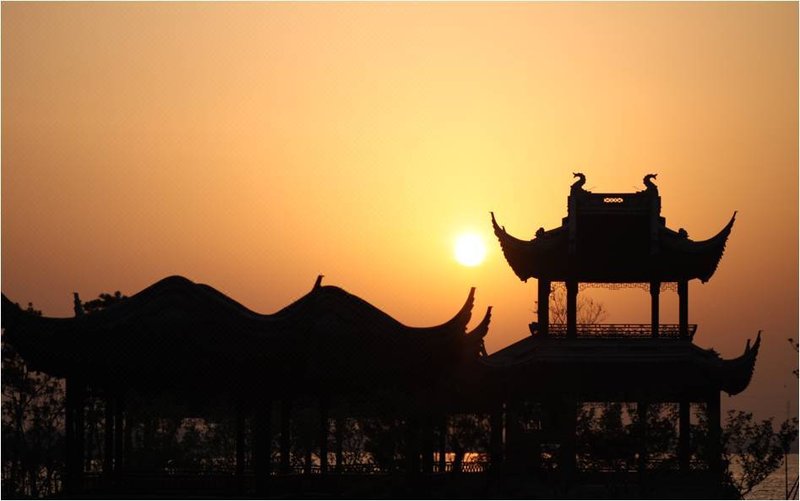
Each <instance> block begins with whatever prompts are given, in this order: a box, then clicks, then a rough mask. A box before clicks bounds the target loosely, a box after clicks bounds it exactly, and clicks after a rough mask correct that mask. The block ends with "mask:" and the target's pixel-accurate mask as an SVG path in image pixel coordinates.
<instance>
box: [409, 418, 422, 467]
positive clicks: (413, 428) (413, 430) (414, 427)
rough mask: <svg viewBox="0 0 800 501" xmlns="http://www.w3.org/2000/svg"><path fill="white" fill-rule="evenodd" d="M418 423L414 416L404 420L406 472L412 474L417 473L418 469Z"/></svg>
mask: <svg viewBox="0 0 800 501" xmlns="http://www.w3.org/2000/svg"><path fill="white" fill-rule="evenodd" d="M419 424H420V423H419V420H417V419H416V418H409V419H408V421H407V422H406V443H407V452H406V457H407V460H408V474H409V475H412V476H413V475H418V474H419V470H420V461H419V453H420V444H419V439H420V437H419Z"/></svg>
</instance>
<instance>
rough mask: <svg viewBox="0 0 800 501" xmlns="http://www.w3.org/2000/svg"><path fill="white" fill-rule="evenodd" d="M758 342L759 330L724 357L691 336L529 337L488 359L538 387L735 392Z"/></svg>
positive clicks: (505, 373)
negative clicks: (729, 356)
mask: <svg viewBox="0 0 800 501" xmlns="http://www.w3.org/2000/svg"><path fill="white" fill-rule="evenodd" d="M760 346H761V333H760V332H759V334H758V336H757V338H756V341H755V343H754V344H753V346H750V340H748V341H747V345H746V347H745V350H744V352H743V353H742V355H740V356H739V357H736V358H733V359H723V358H722V357H720V355H719V354H718V353H717V352H716V351H714V350H710V349H703V348H700V347H698V346H697V345H695V344H693V343H692V342H690V341H677V340H672V339H653V338H649V339H648V338H644V339H614V340H609V339H580V338H579V339H560V338H552V337H545V336H529V337H526V338H524V339H522V340H521V341H518V342H516V343H514V344H512V345H510V346H507V347H506V348H503V349H502V350H500V351H498V352H495V353H493V354H492V355H490V356H489V357H488V359H485V360H484V364H485V365H486V366H487V367H488V368H489V369H490V370H491V372H493V373H494V374H495V377H500V378H501V379H503V378H505V379H507V380H509V381H513V380H526V381H530V382H532V384H535V386H536V389H535V390H534V391H542V390H543V388H547V387H551V390H552V391H578V392H586V393H589V394H591V393H593V392H594V393H595V394H608V393H614V392H620V393H628V394H635V393H637V392H638V393H639V394H650V395H651V397H652V398H659V397H665V396H668V395H670V394H672V393H678V394H680V393H683V394H686V393H687V392H688V393H689V394H691V393H694V394H695V395H696V396H702V395H707V394H708V393H709V392H713V391H720V390H721V391H725V392H727V393H729V394H730V395H735V394H737V393H740V392H742V391H744V389H745V388H747V386H748V385H749V383H750V379H751V377H752V375H753V370H754V367H755V362H756V357H757V356H758V351H759V347H760ZM522 391H525V390H524V387H523V390H522ZM545 391H546V390H545Z"/></svg>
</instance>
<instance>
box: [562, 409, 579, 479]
mask: <svg viewBox="0 0 800 501" xmlns="http://www.w3.org/2000/svg"><path fill="white" fill-rule="evenodd" d="M560 414H561V416H562V420H563V422H562V424H561V426H562V429H561V463H562V464H563V465H564V470H563V471H564V476H565V477H566V478H565V479H566V480H567V483H568V484H571V482H572V479H573V478H574V476H575V472H576V470H577V460H576V457H575V456H576V455H577V452H578V450H577V449H578V447H577V438H576V435H577V427H578V401H577V399H575V398H574V397H567V398H566V400H565V401H562V404H561V413H560Z"/></svg>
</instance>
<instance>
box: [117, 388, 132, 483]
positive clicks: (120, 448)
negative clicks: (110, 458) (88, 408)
mask: <svg viewBox="0 0 800 501" xmlns="http://www.w3.org/2000/svg"><path fill="white" fill-rule="evenodd" d="M124 410H125V397H124V395H123V394H122V393H118V394H117V396H116V398H115V399H114V475H116V476H119V475H120V474H122V468H123V464H122V462H123V461H122V458H123V452H124V448H125V447H124V444H123V440H124V438H125V436H124V431H125V430H124V428H125V422H124V421H123V412H124ZM128 427H130V423H128Z"/></svg>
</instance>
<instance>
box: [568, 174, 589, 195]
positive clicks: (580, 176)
mask: <svg viewBox="0 0 800 501" xmlns="http://www.w3.org/2000/svg"><path fill="white" fill-rule="evenodd" d="M572 176H573V177H577V178H578V180H577V181H575V182H574V183H572V186H571V188H572V190H573V191H574V190H582V189H583V185H584V184H586V176H584V175H583V173H582V172H573V173H572Z"/></svg>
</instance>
